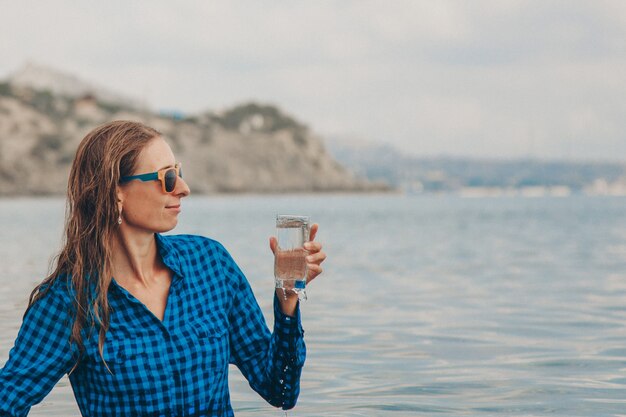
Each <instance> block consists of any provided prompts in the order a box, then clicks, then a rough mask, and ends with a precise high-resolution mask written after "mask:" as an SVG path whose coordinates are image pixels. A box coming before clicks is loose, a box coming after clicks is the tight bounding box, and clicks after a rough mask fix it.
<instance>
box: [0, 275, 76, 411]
mask: <svg viewBox="0 0 626 417" xmlns="http://www.w3.org/2000/svg"><path fill="white" fill-rule="evenodd" d="M53 286H54V285H53ZM71 323H72V322H71V321H70V317H69V312H68V311H67V303H66V302H64V300H63V296H62V294H61V293H60V292H59V291H55V290H54V289H53V288H51V289H50V291H48V292H47V293H46V294H45V295H44V296H43V297H42V298H41V299H39V300H37V301H36V302H35V303H34V304H33V305H32V306H31V307H30V308H29V309H28V310H27V311H26V314H25V315H24V320H23V322H22V326H21V328H20V330H19V332H18V335H17V339H16V340H15V344H14V346H13V348H12V349H11V351H10V352H9V359H8V361H7V362H6V363H5V364H4V367H3V368H2V369H0V416H3V417H4V416H11V417H23V416H26V415H28V412H29V410H30V408H31V406H33V405H35V404H37V403H39V402H41V400H43V398H44V397H45V396H46V395H47V394H48V393H49V392H50V391H51V390H52V388H53V387H54V385H55V384H56V383H57V382H58V381H59V379H61V377H62V376H63V375H64V374H65V373H67V372H69V370H70V369H71V366H72V364H73V357H74V356H73V355H72V353H71V349H70V344H69V340H70V334H71Z"/></svg>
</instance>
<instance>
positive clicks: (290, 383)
mask: <svg viewBox="0 0 626 417" xmlns="http://www.w3.org/2000/svg"><path fill="white" fill-rule="evenodd" d="M156 240H157V245H158V249H159V253H160V255H161V257H162V259H163V262H164V263H165V264H166V265H167V266H168V267H169V268H170V269H171V270H172V271H173V278H172V283H171V286H170V292H169V295H168V299H167V307H166V310H165V316H164V319H163V321H161V320H159V319H158V318H157V317H156V316H154V315H153V314H152V313H151V312H150V310H148V309H147V308H146V306H145V305H144V304H142V303H141V302H140V301H138V300H137V299H136V298H135V297H133V296H132V295H131V294H130V293H129V292H127V291H126V290H125V289H124V288H122V287H121V286H119V285H118V284H117V283H116V282H115V280H114V281H113V282H112V284H111V287H110V288H109V304H110V307H111V316H110V328H109V331H108V332H107V337H106V342H105V345H104V352H103V355H104V359H105V361H106V365H107V366H108V369H107V366H105V364H104V363H103V362H102V359H101V358H100V354H99V352H98V337H97V335H98V332H97V330H95V331H91V332H87V331H85V332H84V336H83V339H84V342H85V351H84V352H83V354H82V356H81V357H80V361H79V364H78V366H77V368H76V369H75V370H74V371H73V372H72V373H71V374H70V382H71V384H72V388H73V390H74V395H75V397H76V401H77V403H78V406H79V408H80V411H81V413H82V415H83V416H89V417H100V416H107V417H112V416H116V417H124V416H132V417H138V416H154V417H161V416H162V417H165V416H233V415H234V414H233V409H232V407H231V404H230V396H229V391H228V365H229V363H232V364H235V365H236V366H237V367H238V368H239V369H240V370H241V372H242V374H243V375H244V376H245V377H246V378H247V380H248V382H249V383H250V386H251V387H252V389H254V390H255V391H256V392H258V393H259V394H260V395H261V396H262V397H263V398H264V399H265V400H267V401H268V402H269V403H270V404H272V405H273V406H276V407H282V408H283V409H289V408H292V407H293V406H294V405H295V403H296V400H297V398H298V394H299V390H300V386H299V384H300V374H301V370H302V366H303V365H304V360H305V355H306V349H305V345H304V339H303V334H304V332H303V330H302V326H301V322H300V311H299V308H298V309H297V314H296V316H295V317H289V316H286V315H284V314H283V313H282V312H281V311H280V308H279V305H278V301H277V298H276V296H275V297H274V332H273V333H271V332H270V330H269V329H268V327H267V324H266V323H265V319H264V317H263V314H262V312H261V309H260V308H259V305H258V303H257V301H256V299H255V297H254V294H253V293H252V290H251V288H250V285H249V283H248V281H247V280H246V278H245V276H244V275H243V273H242V272H241V270H240V269H239V268H238V267H237V265H236V264H235V262H234V261H233V259H232V258H231V256H230V255H229V253H228V252H227V251H226V249H224V247H223V246H222V245H221V244H220V243H218V242H216V241H214V240H211V239H208V238H204V237H200V236H190V235H175V236H163V235H159V234H157V235H156ZM72 298H73V295H72V293H71V291H68V285H67V279H65V280H61V279H58V280H56V281H55V283H54V284H52V287H51V288H50V291H48V292H47V294H46V295H45V296H44V297H43V298H42V299H40V300H38V301H37V302H36V303H35V304H34V305H33V306H32V307H31V308H30V309H29V310H28V311H27V313H26V315H25V317H24V321H23V323H22V327H21V328H20V331H19V333H18V336H17V339H16V341H15V345H14V347H13V348H12V349H11V351H10V353H9V359H8V361H7V362H6V363H5V365H4V367H3V368H2V369H1V370H0V416H12V417H18V416H19V417H22V416H26V415H27V414H28V412H29V410H30V407H31V406H32V405H34V404H37V403H39V402H40V401H41V400H42V399H43V398H44V397H45V396H46V395H47V394H48V393H49V392H50V390H51V389H52V388H53V386H54V385H55V384H56V382H57V381H58V380H59V379H60V378H61V377H62V376H63V375H64V374H66V373H68V372H70V370H71V369H72V367H73V366H74V364H75V363H76V359H77V358H78V351H77V349H76V347H75V344H70V343H69V339H70V328H71V323H72V317H73V315H72V313H71V310H72Z"/></svg>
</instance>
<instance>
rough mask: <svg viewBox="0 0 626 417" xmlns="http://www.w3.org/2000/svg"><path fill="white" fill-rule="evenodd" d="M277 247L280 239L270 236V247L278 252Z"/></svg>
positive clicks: (273, 251)
mask: <svg viewBox="0 0 626 417" xmlns="http://www.w3.org/2000/svg"><path fill="white" fill-rule="evenodd" d="M277 247H278V240H277V239H276V238H275V237H274V236H272V237H270V249H271V250H272V253H274V254H276V248H277Z"/></svg>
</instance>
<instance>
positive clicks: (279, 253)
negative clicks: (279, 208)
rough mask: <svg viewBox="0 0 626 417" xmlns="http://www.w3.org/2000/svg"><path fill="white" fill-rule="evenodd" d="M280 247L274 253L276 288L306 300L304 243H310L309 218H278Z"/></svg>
mask: <svg viewBox="0 0 626 417" xmlns="http://www.w3.org/2000/svg"><path fill="white" fill-rule="evenodd" d="M276 237H277V239H278V247H277V248H276V251H275V253H274V283H275V285H276V288H281V289H282V290H283V291H284V294H285V297H286V294H287V291H293V292H295V293H296V294H298V299H299V300H306V292H305V288H306V276H307V266H306V256H307V255H308V254H309V252H308V251H307V250H306V249H304V243H305V242H308V241H309V217H308V216H293V215H288V214H279V215H277V216H276Z"/></svg>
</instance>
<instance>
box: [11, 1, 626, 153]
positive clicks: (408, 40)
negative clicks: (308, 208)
mask: <svg viewBox="0 0 626 417" xmlns="http://www.w3.org/2000/svg"><path fill="white" fill-rule="evenodd" d="M0 7H1V9H0V10H2V13H1V16H0V57H1V58H0V78H5V77H7V76H9V75H10V74H11V72H14V71H16V70H17V69H19V67H21V66H22V65H23V64H24V63H25V62H27V61H30V62H35V63H39V64H43V65H48V66H50V67H52V68H55V69H58V70H63V71H68V72H71V73H73V74H75V75H77V76H79V77H81V78H83V79H86V80H88V81H91V82H94V83H96V84H98V85H101V86H106V87H108V88H110V89H111V90H114V91H117V92H121V93H124V94H126V95H129V96H132V97H136V98H137V99H139V100H142V101H145V102H147V103H148V104H149V105H150V106H151V107H152V108H154V109H167V110H177V111H182V112H185V113H189V114H193V113H198V112H202V111H206V110H219V109H223V108H227V107H231V106H234V105H237V104H240V103H243V102H246V101H249V100H255V101H258V102H262V103H269V104H274V105H277V106H279V107H280V108H281V109H283V110H284V111H286V112H287V113H289V114H291V115H293V116H294V117H296V118H297V119H298V120H300V121H302V122H303V123H305V124H307V125H308V126H309V127H310V128H311V129H312V130H314V131H315V132H316V133H318V134H319V135H320V136H322V137H324V138H326V139H327V140H351V141H353V142H357V143H359V142H363V143H367V142H375V143H384V144H389V145H392V146H394V147H396V148H398V149H399V150H402V151H404V152H407V153H410V154H413V155H417V156H440V155H446V156H470V157H487V158H517V157H533V158H544V159H555V158H556V159H568V160H589V159H593V160H619V161H625V160H626V2H625V1H622V0H612V1H610V0H593V1H588V0H562V1H558V0H554V1H551V0H541V1H534V0H526V1H518V0H493V1H492V0H471V1H469V0H468V1H460V0H459V1H450V0H431V1H421V0H406V1H402V0H385V1H383V0H379V1H368V0H327V1H325V0H317V1H302V0H285V1H273V0H267V1H252V0H249V1H243V0H227V1H222V0H219V1H217V0H216V1H213V0H206V1H193V0H189V1H181V2H171V1H164V0H152V1H150V2H148V1H144V2H141V1H133V0H126V1H118V0H112V1H106V2H96V1H84V0H80V1H79V0H74V1H72V0H57V1H52V2H40V1H34V0H23V1H19V2H16V1H5V0H0Z"/></svg>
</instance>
